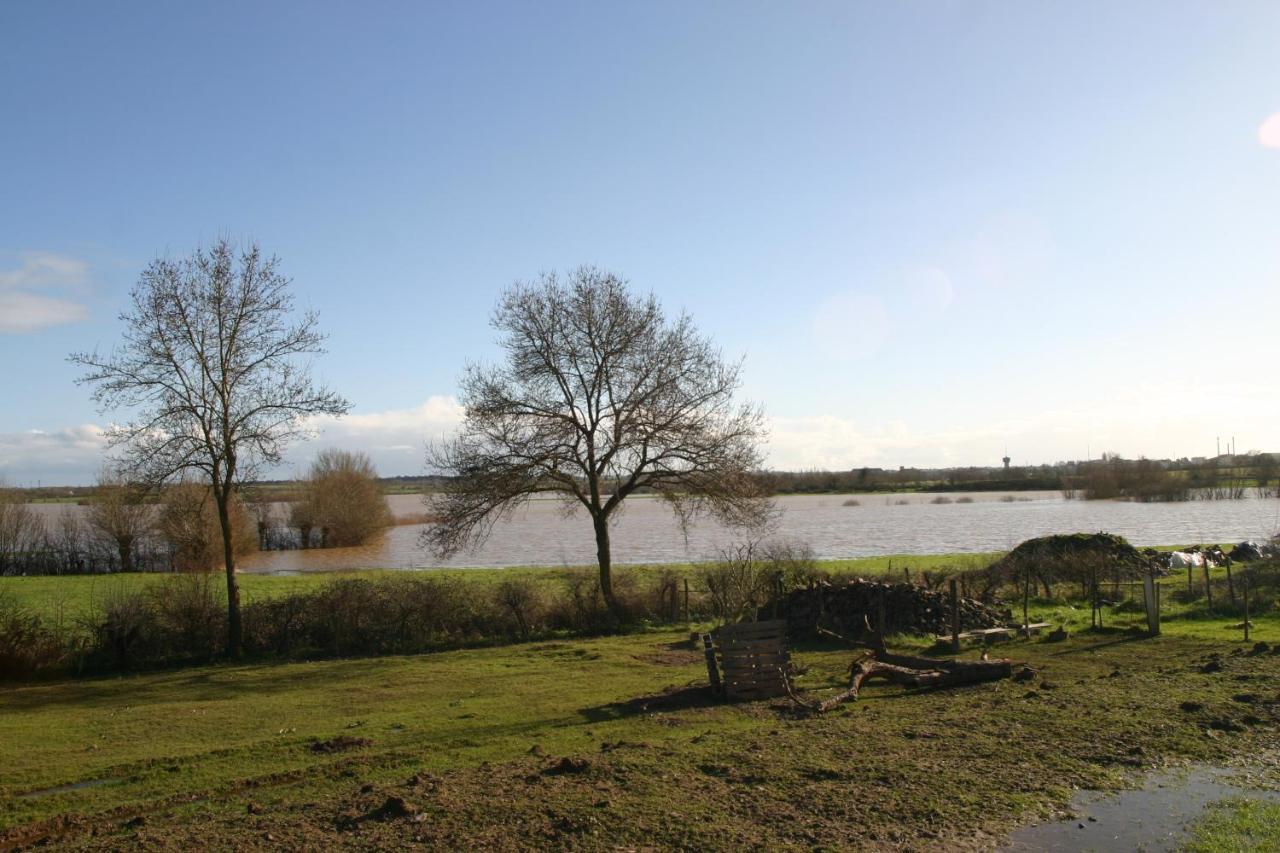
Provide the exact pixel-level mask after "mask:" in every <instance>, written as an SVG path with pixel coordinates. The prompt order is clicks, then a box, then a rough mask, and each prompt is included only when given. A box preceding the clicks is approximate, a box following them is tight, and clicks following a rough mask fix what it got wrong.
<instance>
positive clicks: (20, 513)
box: [0, 482, 45, 575]
mask: <svg viewBox="0 0 1280 853" xmlns="http://www.w3.org/2000/svg"><path fill="white" fill-rule="evenodd" d="M44 533H45V528H44V521H43V520H42V519H41V518H40V516H38V515H36V513H35V512H34V511H32V509H31V507H29V506H27V504H26V498H25V497H24V496H23V494H22V492H20V491H19V490H17V489H10V488H6V487H5V485H4V483H3V482H0V575H4V574H9V573H10V572H13V573H15V574H16V573H17V571H18V567H19V566H20V565H22V564H23V563H24V562H25V561H26V559H27V557H28V556H29V553H30V552H31V551H32V550H34V549H35V547H36V545H37V544H38V543H39V542H40V540H41V538H42V537H43V536H44Z"/></svg>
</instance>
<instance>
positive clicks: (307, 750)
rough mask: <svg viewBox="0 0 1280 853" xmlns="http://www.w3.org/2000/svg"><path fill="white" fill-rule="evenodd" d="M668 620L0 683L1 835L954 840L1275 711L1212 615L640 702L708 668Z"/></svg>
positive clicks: (1262, 660)
mask: <svg viewBox="0 0 1280 853" xmlns="http://www.w3.org/2000/svg"><path fill="white" fill-rule="evenodd" d="M686 636H687V635H686V634H685V633H684V632H677V631H659V632H650V633H639V634H633V635H628V636H623V637H610V638H603V639H596V640H589V641H574V642H550V643H548V642H543V643H528V644H519V645H513V646H507V647H503V648H494V649H477V650H466V651H457V652H448V653H442V654H432V655H421V656H396V657H384V658H374V659H364V660H333V661H324V662H314V663H288V664H262V665H254V666H235V665H216V666H205V667H200V668H195V669H187V670H182V671H177V672H167V673H152V674H145V675H136V676H126V677H120V678H107V679H89V680H80V681H66V682H57V683H47V684H34V685H26V686H18V687H9V688H5V689H3V690H0V767H4V768H5V773H4V776H3V781H2V782H0V804H2V807H0V826H3V834H2V835H0V844H4V843H14V842H20V841H26V842H32V841H36V840H37V839H38V838H41V837H52V838H56V839H59V840H61V841H62V842H63V843H65V844H68V845H70V846H75V847H92V848H112V847H119V846H122V845H132V844H146V845H148V846H156V847H172V848H186V847H190V846H196V845H199V846H203V847H209V846H212V847H215V848H218V847H232V846H234V847H237V848H249V849H251V848H268V847H270V848H276V847H280V846H284V847H287V848H301V847H311V848H316V847H331V846H347V847H359V848H393V847H400V846H403V845H404V844H407V843H410V842H413V841H422V842H426V843H430V844H435V845H437V846H444V847H460V846H486V847H494V848H498V849H511V848H533V847H545V846H548V845H550V846H570V847H582V848H588V849H604V848H612V847H613V846H615V845H623V846H637V845H657V846H660V847H682V846H683V847H694V848H715V849H725V848H731V847H733V848H736V847H742V846H747V845H752V846H766V847H774V848H776V847H791V846H794V847H805V848H811V847H814V846H827V847H858V846H877V845H879V846H897V847H905V848H916V849H939V848H946V849H964V848H967V847H984V846H991V845H992V844H994V843H995V841H996V840H998V838H999V837H1000V835H1001V833H1002V832H1004V831H1005V830H1006V829H1008V828H1009V827H1010V826H1012V825H1014V824H1015V823H1019V822H1024V821H1027V820H1030V819H1034V818H1036V817H1038V816H1046V815H1049V814H1050V813H1051V812H1052V811H1053V810H1054V809H1055V808H1057V807H1060V806H1062V805H1063V804H1064V803H1065V802H1066V801H1067V800H1068V799H1069V797H1070V794H1071V790H1072V789H1073V788H1075V787H1092V788H1109V787H1114V786H1118V785H1122V784H1124V783H1125V781H1126V780H1127V779H1129V778H1131V774H1132V773H1134V772H1135V771H1141V770H1143V769H1145V768H1149V767H1154V766H1160V765H1164V764H1167V763H1176V762H1179V761H1183V760H1197V761H1212V762H1226V761H1230V760H1232V759H1233V758H1235V757H1238V756H1241V755H1245V754H1248V753H1250V752H1251V751H1254V750H1256V749H1259V748H1260V747H1261V746H1262V745H1264V744H1266V743H1274V738H1275V735H1276V723H1277V719H1276V706H1275V704H1274V702H1273V700H1274V698H1275V697H1274V696H1273V695H1272V694H1274V689H1275V684H1276V681H1277V679H1278V678H1280V655H1249V654H1246V653H1243V652H1244V650H1245V648H1246V647H1244V646H1242V645H1241V644H1239V643H1236V642H1231V641H1227V640H1216V641H1213V640H1206V639H1201V638H1198V637H1195V636H1190V635H1184V634H1180V633H1178V632H1171V633H1170V634H1167V635H1166V636H1164V637H1161V638H1157V639H1150V640H1148V639H1135V638H1133V637H1132V636H1130V635H1128V634H1125V633H1123V632H1120V631H1105V632H1099V633H1094V634H1088V633H1082V634H1077V635H1075V636H1073V637H1072V638H1071V639H1069V640H1068V641H1067V642H1065V643H1059V644H1050V643H1044V642H1039V641H1033V642H1017V643H1013V644H1009V645H1007V646H1004V647H1002V652H1003V653H1005V654H1008V655H1010V656H1012V657H1014V658H1015V659H1017V660H1019V661H1025V662H1028V663H1030V664H1031V665H1032V666H1033V667H1035V668H1036V669H1037V670H1038V673H1037V676H1036V678H1035V679H1034V680H1033V681H1032V682H1030V683H1016V682H1013V681H1005V682H997V683H993V684H987V685H981V686H976V687H968V688H960V689H955V690H951V691H939V692H932V693H912V692H910V691H904V690H903V689H901V688H897V687H891V686H876V687H870V688H868V690H867V691H866V694H865V696H864V699H863V700H862V701H860V702H858V703H857V704H854V705H848V706H844V707H842V708H841V709H840V710H838V711H836V712H834V713H832V714H829V715H826V716H822V717H801V716H797V715H796V714H795V713H794V712H793V710H792V708H791V706H790V703H788V702H786V701H773V702H760V703H752V704H746V705H738V706H725V705H719V704H715V703H712V702H709V701H707V700H706V699H705V698H703V697H701V696H699V695H698V694H693V695H690V696H687V697H686V699H685V700H684V701H671V700H663V699H662V698H651V699H649V700H645V699H644V698H643V697H654V696H660V694H662V692H663V691H664V690H665V689H667V688H671V687H679V686H682V685H686V684H690V683H696V682H699V681H701V680H703V679H704V678H705V670H704V668H703V665H702V663H701V659H700V654H699V653H698V652H697V651H696V650H694V649H692V648H689V647H688V646H687V645H686V644H684V643H683V642H682V641H683V640H684V639H685V637H686ZM907 642H909V641H907ZM1213 655H1220V656H1221V657H1220V658H1218V660H1220V661H1221V664H1220V666H1221V668H1220V669H1217V670H1216V671H1212V672H1204V671H1202V668H1203V664H1205V663H1206V662H1207V661H1210V660H1212V659H1213V658H1212V657H1211V656H1213ZM850 656H851V653H850V652H849V651H847V650H845V649H840V648H837V647H832V646H819V647H807V648H801V649H798V650H796V652H795V658H796V661H797V663H800V664H803V665H805V666H808V667H809V670H808V672H807V673H806V674H805V675H803V676H802V677H801V678H800V679H799V682H798V684H799V686H800V687H801V688H802V689H804V690H806V691H810V692H813V693H816V694H825V693H830V692H832V691H834V690H836V689H837V688H838V687H839V686H840V685H841V684H843V681H844V678H845V673H844V670H845V668H846V667H847V665H848V662H849V660H850ZM1210 669H1213V668H1210ZM1242 697H1247V698H1242ZM1191 700H1194V702H1192V703H1191V704H1186V703H1188V702H1190V701H1191ZM344 738H345V739H347V740H345V741H344V740H342V739H344ZM317 744H321V746H319V747H318V746H317ZM566 757H567V758H570V759H572V760H571V761H569V762H564V763H561V761H560V760H561V759H562V758H566ZM76 786H79V787H76ZM390 797H398V798H401V799H402V800H403V801H404V808H403V809H401V808H400V805H399V804H398V803H396V802H395V801H391V807H390V808H384V807H385V806H387V805H388V798H390ZM415 814H416V815H422V816H425V817H422V818H415Z"/></svg>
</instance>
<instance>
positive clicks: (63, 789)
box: [14, 779, 120, 800]
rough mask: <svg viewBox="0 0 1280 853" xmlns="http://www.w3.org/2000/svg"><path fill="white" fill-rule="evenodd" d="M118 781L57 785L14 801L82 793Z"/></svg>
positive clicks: (92, 780)
mask: <svg viewBox="0 0 1280 853" xmlns="http://www.w3.org/2000/svg"><path fill="white" fill-rule="evenodd" d="M119 781H120V780H119V779H86V780H84V781H83V782H69V783H67V784H66V785H57V786H55V787H53V788H41V789H40V790H39V791H27V792H26V793H25V794H17V795H15V796H14V799H15V800H30V799H34V798H35V797H48V796H50V795H52V794H65V793H67V792H68V791H83V790H84V789H85V788H99V787H101V786H103V785H113V784H115V783H116V782H119Z"/></svg>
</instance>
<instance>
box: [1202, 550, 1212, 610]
mask: <svg viewBox="0 0 1280 853" xmlns="http://www.w3.org/2000/svg"><path fill="white" fill-rule="evenodd" d="M1204 597H1205V599H1207V604H1206V608H1207V610H1208V611H1209V612H1210V613H1212V612H1213V587H1211V586H1210V585H1209V561H1208V560H1205V561H1204Z"/></svg>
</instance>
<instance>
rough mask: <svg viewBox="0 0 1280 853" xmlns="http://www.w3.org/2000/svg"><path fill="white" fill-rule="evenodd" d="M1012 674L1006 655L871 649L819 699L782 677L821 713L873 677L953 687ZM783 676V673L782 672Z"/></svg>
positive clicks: (804, 702)
mask: <svg viewBox="0 0 1280 853" xmlns="http://www.w3.org/2000/svg"><path fill="white" fill-rule="evenodd" d="M1012 674H1013V662H1012V661H1010V660H1008V659H1001V660H982V661H960V660H934V659H932V658H920V657H914V656H911V655H895V654H890V653H888V652H881V651H873V652H872V653H871V654H869V655H868V656H867V657H864V658H861V659H859V660H856V661H854V662H853V664H852V665H851V666H850V667H849V689H848V690H845V691H844V692H843V693H838V694H836V695H835V696H832V697H831V698H830V699H827V700H825V701H823V702H819V703H816V704H815V703H813V702H809V701H807V700H804V699H802V698H801V697H799V696H798V695H796V693H795V690H794V689H793V688H792V686H791V681H790V679H787V681H786V687H787V695H788V696H790V697H791V699H792V701H793V702H795V703H796V704H797V705H799V706H801V707H802V708H806V709H808V710H810V711H813V712H815V713H819V714H821V713H825V712H826V711H830V710H831V709H832V708H834V707H836V706H837V705H840V704H842V703H844V702H852V701H856V700H857V698H858V693H859V692H860V691H861V690H862V685H863V684H866V683H867V682H868V681H872V680H874V679H883V680H885V681H890V682H892V683H894V684H901V685H903V686H904V687H918V688H929V689H933V688H938V687H957V686H960V685H964V684H981V683H983V682H987V681H999V680H1000V679H1002V678H1008V677H1010V676H1011V675H1012ZM783 677H784V678H786V673H785V672H784V673H783Z"/></svg>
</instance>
